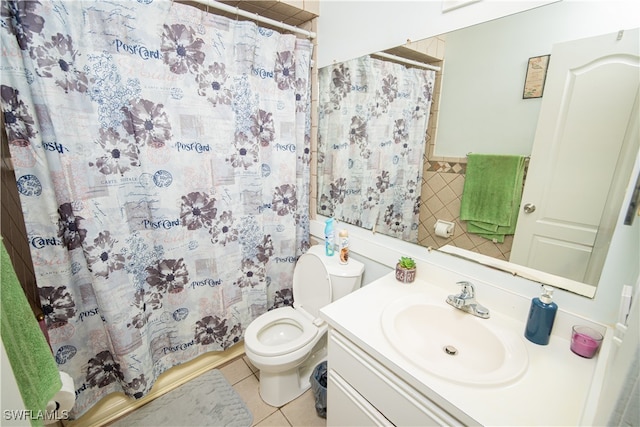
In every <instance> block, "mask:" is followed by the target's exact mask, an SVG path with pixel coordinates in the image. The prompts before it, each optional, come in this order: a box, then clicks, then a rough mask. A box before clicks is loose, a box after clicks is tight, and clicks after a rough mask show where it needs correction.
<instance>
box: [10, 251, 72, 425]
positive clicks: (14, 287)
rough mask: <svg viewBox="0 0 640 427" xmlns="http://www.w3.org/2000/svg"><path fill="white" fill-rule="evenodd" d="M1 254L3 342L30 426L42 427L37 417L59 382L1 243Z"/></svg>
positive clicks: (44, 339) (59, 385) (55, 368)
mask: <svg viewBox="0 0 640 427" xmlns="http://www.w3.org/2000/svg"><path fill="white" fill-rule="evenodd" d="M0 255H1V256H0V258H1V271H0V274H1V276H0V278H1V279H2V285H1V286H2V290H1V292H0V295H1V298H0V309H1V310H2V311H1V312H0V319H1V321H2V323H1V328H2V343H3V344H4V348H5V350H6V352H7V357H8V358H9V362H10V364H11V369H12V370H13V374H14V375H15V377H16V382H17V383H18V389H19V390H20V395H21V396H22V401H23V403H24V406H25V408H26V409H27V410H31V414H32V419H31V425H33V426H41V425H43V417H40V416H39V414H43V413H44V410H45V409H46V407H47V403H48V402H49V400H51V399H52V398H53V396H55V394H56V393H57V392H58V391H60V388H61V387H62V381H61V380H60V374H59V372H58V366H57V365H56V362H55V360H54V359H53V355H52V354H51V349H50V348H49V344H47V340H46V338H45V337H44V334H43V333H42V330H41V329H40V325H39V324H38V321H37V320H36V317H35V315H34V314H33V311H32V310H31V307H30V306H29V302H28V301H27V297H26V296H25V295H24V291H23V290H22V286H21V285H20V282H19V281H18V277H17V276H16V273H15V271H14V269H13V265H12V264H11V258H10V257H9V253H8V252H7V249H6V248H5V246H4V242H2V252H1V254H0ZM5 409H16V410H19V409H21V408H5Z"/></svg>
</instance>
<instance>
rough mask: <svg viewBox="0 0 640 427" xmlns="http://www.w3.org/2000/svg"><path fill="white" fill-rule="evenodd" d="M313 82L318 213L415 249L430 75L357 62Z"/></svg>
mask: <svg viewBox="0 0 640 427" xmlns="http://www.w3.org/2000/svg"><path fill="white" fill-rule="evenodd" d="M318 80H319V85H320V90H319V93H320V102H319V105H320V106H319V110H320V111H319V120H318V153H319V158H318V213H320V214H323V215H326V216H327V217H334V218H336V219H338V220H340V221H345V222H348V223H350V224H355V225H357V226H360V227H363V228H366V229H370V230H371V229H373V230H375V231H376V232H380V233H383V234H386V235H390V236H393V237H397V238H400V239H403V240H406V241H410V242H417V241H418V225H419V206H420V191H421V186H422V168H423V155H424V150H425V139H426V131H427V124H428V121H429V112H430V109H431V99H432V94H433V87H434V82H435V72H434V71H432V70H423V69H416V68H407V67H405V66H403V65H400V64H396V63H393V62H389V61H381V60H378V59H374V58H371V57H369V56H364V57H361V58H357V59H353V60H350V61H346V62H343V63H339V64H334V65H331V66H328V67H324V68H322V69H320V70H319V72H318Z"/></svg>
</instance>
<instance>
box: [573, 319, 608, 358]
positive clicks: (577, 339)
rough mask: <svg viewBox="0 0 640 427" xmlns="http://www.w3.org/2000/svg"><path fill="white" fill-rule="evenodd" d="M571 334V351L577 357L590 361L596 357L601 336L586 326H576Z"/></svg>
mask: <svg viewBox="0 0 640 427" xmlns="http://www.w3.org/2000/svg"><path fill="white" fill-rule="evenodd" d="M572 329H573V332H572V333H571V351H573V352H574V353H575V354H577V355H578V356H582V357H584V358H586V359H591V358H592V357H593V356H595V355H596V353H597V352H598V349H599V348H600V344H602V339H603V338H604V337H603V336H602V334H601V333H600V332H598V331H596V330H594V329H592V328H590V327H588V326H580V325H576V326H574V327H573V328H572Z"/></svg>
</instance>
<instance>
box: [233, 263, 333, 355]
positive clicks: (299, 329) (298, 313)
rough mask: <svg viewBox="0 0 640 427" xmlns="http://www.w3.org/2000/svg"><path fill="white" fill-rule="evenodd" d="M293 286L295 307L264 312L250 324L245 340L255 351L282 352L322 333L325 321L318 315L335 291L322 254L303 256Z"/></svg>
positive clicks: (293, 348) (290, 349)
mask: <svg viewBox="0 0 640 427" xmlns="http://www.w3.org/2000/svg"><path fill="white" fill-rule="evenodd" d="M292 290H293V297H294V303H293V307H281V308H277V309H275V310H271V311H268V312H266V313H264V314H261V315H260V316H258V317H257V318H256V319H254V320H253V322H251V323H250V324H249V326H248V327H247V329H246V331H245V339H244V341H245V346H247V348H248V349H249V350H250V351H251V352H253V353H255V354H257V355H260V356H264V357H275V356H281V355H283V354H287V353H292V352H294V351H296V350H298V349H300V348H302V347H304V346H305V345H307V344H309V343H311V342H312V341H313V340H314V339H315V338H316V336H317V335H318V333H319V326H320V325H321V324H322V323H324V322H323V321H322V320H321V319H319V318H318V316H319V314H320V309H321V308H322V307H324V306H325V305H327V304H329V303H330V302H331V293H332V292H331V279H330V278H329V274H328V273H327V269H326V268H325V264H324V263H323V262H322V260H321V259H320V257H318V255H316V254H314V253H310V252H307V253H305V254H304V255H302V256H300V258H299V259H298V262H297V263H296V267H295V269H294V271H293V289H292ZM278 325H280V326H278ZM271 328H273V329H271ZM276 328H280V329H279V330H278V329H276ZM292 328H293V329H294V330H293V331H292ZM262 338H264V339H262Z"/></svg>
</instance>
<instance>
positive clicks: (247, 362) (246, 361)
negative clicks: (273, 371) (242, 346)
mask: <svg viewBox="0 0 640 427" xmlns="http://www.w3.org/2000/svg"><path fill="white" fill-rule="evenodd" d="M242 360H244V363H246V364H247V366H249V368H250V369H251V371H252V372H253V373H254V374H255V373H256V372H258V371H259V369H258V368H256V367H255V366H253V363H251V360H249V358H248V357H247V356H242Z"/></svg>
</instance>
